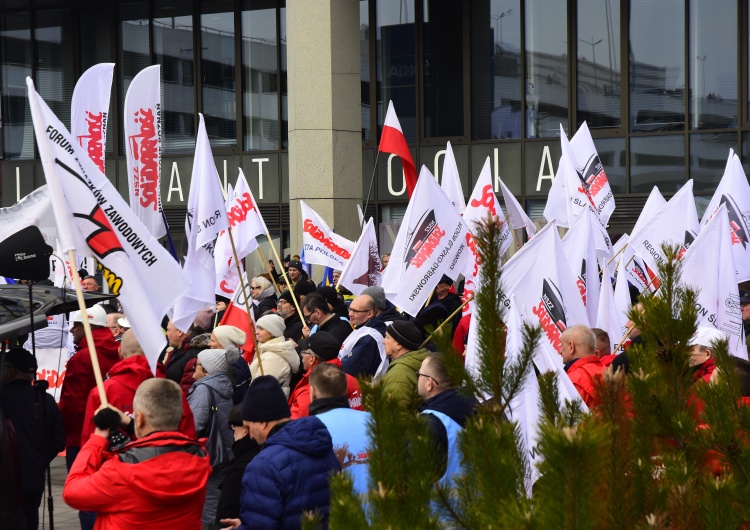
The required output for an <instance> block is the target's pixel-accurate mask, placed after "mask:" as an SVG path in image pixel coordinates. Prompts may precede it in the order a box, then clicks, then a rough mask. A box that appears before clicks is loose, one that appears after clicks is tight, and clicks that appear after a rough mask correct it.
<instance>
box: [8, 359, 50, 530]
mask: <svg viewBox="0 0 750 530" xmlns="http://www.w3.org/2000/svg"><path fill="white" fill-rule="evenodd" d="M1 355H2V354H0V356H1ZM3 359H4V361H3V369H4V370H5V377H4V379H3V389H2V398H1V401H0V403H2V410H3V417H4V418H5V419H6V420H8V421H9V422H10V424H12V425H13V429H14V431H15V452H16V455H17V458H18V470H19V471H20V476H19V477H17V478H18V482H17V483H16V484H14V488H13V491H15V492H18V494H19V495H20V496H21V499H22V503H23V513H24V516H25V519H26V525H24V526H23V527H26V528H37V526H38V524H39V514H38V512H39V504H40V503H41V502H42V495H43V494H44V472H45V471H46V469H47V466H48V465H49V463H50V462H51V461H52V459H53V458H55V456H56V455H57V454H58V453H59V452H60V451H62V450H63V449H64V448H65V430H64V429H63V420H62V415H61V414H60V410H59V409H58V408H57V404H56V403H55V400H54V398H53V397H52V396H50V395H49V394H48V393H47V392H45V391H44V389H43V388H42V387H35V386H34V385H32V381H34V379H36V370H37V363H36V359H34V356H33V355H31V353H29V352H28V351H27V350H24V349H23V348H12V349H11V350H9V351H8V352H6V353H5V356H4V357H3ZM7 478H11V477H7ZM11 480H12V478H11ZM6 493H7V494H10V492H9V491H8V492H6ZM6 493H3V495H5V494H6ZM5 524H9V522H8V521H7V520H6V521H5ZM0 526H2V525H0Z"/></svg>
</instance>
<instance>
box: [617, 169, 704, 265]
mask: <svg viewBox="0 0 750 530" xmlns="http://www.w3.org/2000/svg"><path fill="white" fill-rule="evenodd" d="M699 230H700V226H699V224H698V212H697V210H696V209H695V199H694V198H693V181H692V180H689V181H687V183H686V184H685V185H684V186H683V187H682V188H680V191H678V192H677V193H675V195H674V196H673V197H672V198H671V199H670V200H669V202H667V203H666V204H665V205H664V206H662V207H661V208H660V209H659V211H658V212H657V213H656V214H655V215H654V216H653V217H651V220H650V221H649V222H648V223H645V224H644V225H643V227H642V228H639V229H638V232H635V231H633V232H632V233H631V234H630V243H628V244H629V246H630V247H631V248H632V249H633V251H634V252H635V253H636V255H638V256H640V257H641V258H642V259H643V262H644V263H645V264H646V266H647V267H648V268H649V269H650V272H649V276H651V274H656V271H657V266H658V264H659V263H661V262H663V261H664V260H665V259H666V258H665V256H664V252H663V251H662V248H661V246H662V244H663V243H668V244H670V245H679V246H680V247H681V249H682V250H681V251H680V255H682V253H684V251H685V250H687V249H688V248H689V247H690V245H691V244H692V242H693V240H694V239H695V238H696V236H697V235H698V232H699Z"/></svg>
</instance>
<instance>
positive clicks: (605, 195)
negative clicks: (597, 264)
mask: <svg viewBox="0 0 750 530" xmlns="http://www.w3.org/2000/svg"><path fill="white" fill-rule="evenodd" d="M570 147H571V148H572V149H573V153H574V154H575V159H576V161H577V165H576V171H577V173H578V178H579V179H580V183H579V186H578V192H579V193H585V194H586V195H587V196H588V197H590V198H591V200H592V201H593V205H594V207H595V208H596V211H597V213H598V214H599V218H600V219H601V220H602V223H603V224H604V225H605V226H606V224H607V222H608V221H609V218H610V217H611V215H612V212H614V211H615V197H614V195H613V194H612V189H611V188H610V186H609V180H608V179H607V174H606V173H605V172H604V166H603V165H602V162H601V160H600V159H599V153H597V151H596V146H594V140H593V138H591V132H590V131H589V126H588V125H587V124H586V122H585V121H584V122H583V125H581V126H580V127H579V128H578V131H577V132H576V133H575V135H574V136H573V138H572V139H571V140H570ZM584 190H585V191H584Z"/></svg>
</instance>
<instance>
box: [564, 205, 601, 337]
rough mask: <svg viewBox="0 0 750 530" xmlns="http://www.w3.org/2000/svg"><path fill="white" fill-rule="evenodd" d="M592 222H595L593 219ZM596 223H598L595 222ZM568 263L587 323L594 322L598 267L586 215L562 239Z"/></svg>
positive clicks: (594, 246)
mask: <svg viewBox="0 0 750 530" xmlns="http://www.w3.org/2000/svg"><path fill="white" fill-rule="evenodd" d="M594 222H597V221H596V220H594ZM597 224H598V223H597ZM562 246H563V250H564V251H565V256H566V258H567V259H568V264H569V265H570V267H571V269H572V270H573V274H575V275H576V287H578V292H579V293H580V295H581V300H583V305H585V306H586V313H587V314H588V317H589V323H590V324H589V325H593V324H594V323H595V322H596V312H597V310H598V309H599V268H598V266H597V256H596V244H595V242H594V227H593V226H592V225H591V219H590V218H589V217H588V215H582V216H581V217H579V218H578V221H576V223H575V224H574V225H573V227H572V228H571V229H570V230H568V233H567V234H565V237H564V238H563V240H562Z"/></svg>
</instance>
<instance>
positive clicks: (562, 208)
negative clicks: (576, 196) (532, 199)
mask: <svg viewBox="0 0 750 530" xmlns="http://www.w3.org/2000/svg"><path fill="white" fill-rule="evenodd" d="M564 171H565V170H564V169H563V157H560V162H559V163H558V165H557V171H556V172H555V178H554V179H552V187H551V188H550V190H549V193H548V194H547V203H546V204H545V205H544V212H543V213H542V215H544V218H545V219H546V220H547V222H548V223H551V222H553V221H554V222H555V224H556V225H557V226H562V227H564V228H569V227H570V221H569V217H570V204H569V202H570V201H569V198H568V188H567V186H566V182H565V172H564Z"/></svg>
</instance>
